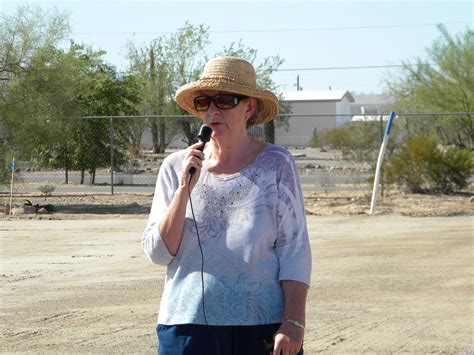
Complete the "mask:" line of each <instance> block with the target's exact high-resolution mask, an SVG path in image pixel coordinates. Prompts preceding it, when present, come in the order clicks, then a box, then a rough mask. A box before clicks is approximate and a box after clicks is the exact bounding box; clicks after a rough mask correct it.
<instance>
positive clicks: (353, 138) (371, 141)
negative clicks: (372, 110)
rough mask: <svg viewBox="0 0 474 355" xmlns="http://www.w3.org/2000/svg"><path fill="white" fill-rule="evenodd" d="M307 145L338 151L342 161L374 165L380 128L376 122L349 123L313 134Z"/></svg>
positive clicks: (378, 144) (378, 145)
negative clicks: (342, 158)
mask: <svg viewBox="0 0 474 355" xmlns="http://www.w3.org/2000/svg"><path fill="white" fill-rule="evenodd" d="M308 145H309V146H310V147H312V148H329V149H336V150H340V151H341V153H342V155H343V157H344V159H347V160H351V161H353V162H364V163H368V164H370V165H374V164H375V163H376V161H377V153H378V149H379V147H380V126H379V123H378V122H350V123H348V124H346V125H344V126H340V127H336V128H331V129H328V130H325V131H323V132H320V133H315V134H314V135H313V137H312V138H311V140H310V141H309V143H308Z"/></svg>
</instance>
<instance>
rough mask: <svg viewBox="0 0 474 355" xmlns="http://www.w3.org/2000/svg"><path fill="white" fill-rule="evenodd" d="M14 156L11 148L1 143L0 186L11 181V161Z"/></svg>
mask: <svg viewBox="0 0 474 355" xmlns="http://www.w3.org/2000/svg"><path fill="white" fill-rule="evenodd" d="M12 157H13V153H12V152H11V150H10V149H9V148H8V147H7V146H6V145H4V144H2V143H0V186H2V185H8V184H9V183H10V177H11V169H10V162H11V159H12Z"/></svg>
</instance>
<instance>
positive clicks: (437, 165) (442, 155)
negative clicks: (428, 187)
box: [428, 147, 473, 192]
mask: <svg viewBox="0 0 474 355" xmlns="http://www.w3.org/2000/svg"><path fill="white" fill-rule="evenodd" d="M433 158H434V159H433V161H432V164H431V166H430V168H429V171H428V175H429V177H430V180H431V181H432V183H433V188H434V189H435V190H437V191H441V192H450V191H455V190H461V189H464V188H466V187H467V186H468V185H469V178H470V177H471V173H472V170H473V163H472V162H473V156H472V153H471V151H469V150H467V149H460V148H457V147H450V148H448V149H447V150H446V151H445V152H443V151H441V150H438V153H437V156H435V157H433Z"/></svg>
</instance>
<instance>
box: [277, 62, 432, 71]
mask: <svg viewBox="0 0 474 355" xmlns="http://www.w3.org/2000/svg"><path fill="white" fill-rule="evenodd" d="M427 64H429V65H437V64H436V63H427ZM416 65H417V64H390V65H362V66H349V67H317V68H284V69H275V71H315V70H347V69H378V68H403V67H405V66H410V67H412V66H416Z"/></svg>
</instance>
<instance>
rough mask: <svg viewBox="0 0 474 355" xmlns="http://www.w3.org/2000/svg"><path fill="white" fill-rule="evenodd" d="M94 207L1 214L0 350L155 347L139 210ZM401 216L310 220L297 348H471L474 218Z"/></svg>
mask: <svg viewBox="0 0 474 355" xmlns="http://www.w3.org/2000/svg"><path fill="white" fill-rule="evenodd" d="M133 203H136V201H133V199H130V202H129V204H133ZM122 204H123V203H122ZM122 204H120V205H119V206H122ZM86 205H88V206H90V203H89V202H87V204H86ZM97 206H100V204H97ZM137 206H140V205H139V204H138V203H137ZM135 207H136V206H135ZM97 208H98V207H97ZM136 209H137V212H139V211H140V210H139V207H136ZM332 209H333V210H337V209H340V208H338V206H333V208H332ZM93 211H94V210H93ZM101 211H102V212H104V211H105V210H101V209H100V208H98V209H97V210H95V212H96V214H90V215H89V217H90V218H89V219H86V220H84V219H82V218H81V219H79V218H73V219H70V218H66V217H68V216H69V217H70V216H74V213H68V214H61V213H56V214H52V215H44V216H41V217H40V216H35V217H33V219H31V220H30V219H27V218H25V217H22V218H20V217H19V218H3V219H0V235H1V236H0V240H1V252H2V263H1V275H0V276H1V278H0V279H1V290H2V291H1V293H2V294H1V299H2V302H1V315H0V319H1V329H2V332H1V338H0V349H1V350H0V351H1V352H2V353H13V352H30V353H142V354H143V353H150V354H151V353H156V345H157V344H156V338H155V335H154V324H155V322H156V317H157V311H158V305H159V300H160V294H161V291H162V284H163V279H164V272H165V270H164V268H163V267H160V266H156V265H154V264H151V263H150V262H149V261H148V260H147V259H146V257H145V256H144V254H143V252H142V250H141V244H140V241H141V233H142V231H143V229H144V227H145V223H146V213H136V214H134V213H129V214H116V213H110V214H106V213H105V212H104V213H102V214H100V212H101ZM117 211H119V210H116V211H112V212H117ZM68 212H71V210H69V211H68ZM316 212H317V211H316ZM97 213H98V214H97ZM402 214H403V213H390V214H388V213H385V212H381V213H379V214H377V215H375V216H367V215H355V216H354V215H349V213H346V215H341V214H339V215H308V217H307V220H308V227H309V233H310V238H311V247H312V251H313V276H312V282H313V285H312V287H311V289H310V294H309V301H308V310H307V330H306V337H305V350H306V351H305V353H306V354H316V353H318V354H319V353H323V354H345V353H419V354H421V353H423V354H424V353H446V354H448V353H449V354H454V353H460V354H472V353H473V352H474V341H473V334H474V325H473V324H474V322H473V321H474V309H473V295H474V293H473V291H474V285H473V283H472V280H473V276H474V262H473V260H474V259H473V258H472V256H473V226H474V225H473V219H472V216H470V213H469V212H468V213H467V215H466V214H464V215H460V216H452V217H439V216H435V217H425V218H413V217H409V216H404V215H402ZM91 216H95V217H94V218H92V217H91ZM40 218H42V219H41V220H40ZM50 219H51V220H50Z"/></svg>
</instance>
